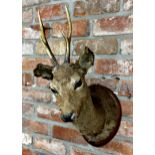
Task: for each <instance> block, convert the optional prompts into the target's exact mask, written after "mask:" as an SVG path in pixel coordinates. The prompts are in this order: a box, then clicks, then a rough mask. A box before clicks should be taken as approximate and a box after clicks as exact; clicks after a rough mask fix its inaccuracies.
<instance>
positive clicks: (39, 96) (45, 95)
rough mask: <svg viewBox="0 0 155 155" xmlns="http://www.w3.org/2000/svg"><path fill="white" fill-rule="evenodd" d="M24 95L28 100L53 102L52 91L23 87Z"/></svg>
mask: <svg viewBox="0 0 155 155" xmlns="http://www.w3.org/2000/svg"><path fill="white" fill-rule="evenodd" d="M22 96H23V99H24V100H28V101H36V102H41V103H42V102H43V103H50V102H51V92H50V91H43V90H34V89H28V88H23V91H22Z"/></svg>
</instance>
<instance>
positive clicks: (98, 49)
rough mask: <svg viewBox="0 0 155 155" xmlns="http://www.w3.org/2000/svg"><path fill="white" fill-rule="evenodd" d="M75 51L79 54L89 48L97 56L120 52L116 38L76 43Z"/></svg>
mask: <svg viewBox="0 0 155 155" xmlns="http://www.w3.org/2000/svg"><path fill="white" fill-rule="evenodd" d="M74 44H75V51H76V52H77V53H78V54H79V53H80V52H82V51H83V50H84V48H85V46H87V47H89V48H90V49H91V50H92V51H93V52H94V53H95V54H115V53H117V50H118V42H117V40H116V39H115V38H104V39H98V40H97V39H95V40H78V41H74Z"/></svg>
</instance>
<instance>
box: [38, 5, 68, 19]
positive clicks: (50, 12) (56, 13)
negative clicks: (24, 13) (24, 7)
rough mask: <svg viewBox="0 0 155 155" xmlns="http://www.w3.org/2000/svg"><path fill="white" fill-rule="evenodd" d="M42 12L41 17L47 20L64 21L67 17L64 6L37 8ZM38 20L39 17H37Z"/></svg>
mask: <svg viewBox="0 0 155 155" xmlns="http://www.w3.org/2000/svg"><path fill="white" fill-rule="evenodd" d="M38 10H39V12H40V17H41V18H42V19H46V20H49V19H50V20H52V19H63V18H65V17H66V13H65V8H64V4H53V5H47V6H42V7H38V8H36V12H38ZM36 19H37V20H38V16H37V17H36Z"/></svg>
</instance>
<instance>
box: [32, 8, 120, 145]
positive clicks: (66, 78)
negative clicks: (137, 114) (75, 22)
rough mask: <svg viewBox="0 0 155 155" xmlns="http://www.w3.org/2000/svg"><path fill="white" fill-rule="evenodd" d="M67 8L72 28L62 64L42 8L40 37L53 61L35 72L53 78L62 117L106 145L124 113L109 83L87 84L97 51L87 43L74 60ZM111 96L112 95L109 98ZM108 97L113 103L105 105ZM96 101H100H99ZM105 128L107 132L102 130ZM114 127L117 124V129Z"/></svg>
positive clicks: (90, 139) (42, 65)
mask: <svg viewBox="0 0 155 155" xmlns="http://www.w3.org/2000/svg"><path fill="white" fill-rule="evenodd" d="M65 9H66V15H67V20H68V29H69V30H68V33H67V36H65V35H64V33H63V32H62V36H63V38H64V41H65V44H66V52H65V57H64V62H63V63H62V64H59V63H58V61H57V60H56V58H55V56H54V54H53V52H52V51H51V49H50V46H49V44H48V41H47V39H46V37H45V28H44V26H43V23H42V20H41V18H40V14H39V12H38V17H39V24H40V39H41V41H42V43H43V45H44V46H45V48H46V51H47V53H48V55H49V57H50V59H51V62H52V65H51V66H49V65H44V64H38V65H37V67H36V68H35V69H34V75H35V76H36V77H42V78H44V79H47V80H50V89H51V91H52V92H53V94H55V96H56V98H57V102H58V106H59V108H60V110H61V113H62V114H61V119H62V120H63V121H65V122H73V123H74V124H75V125H76V126H77V127H78V128H79V130H80V132H81V133H82V135H83V136H84V138H85V139H86V140H87V141H88V142H89V143H91V144H92V145H95V146H98V145H102V144H104V143H105V142H107V141H108V139H110V138H112V137H113V136H114V134H115V133H116V131H117V129H118V126H119V123H120V115H121V114H120V113H121V112H120V107H118V108H117V107H116V103H118V100H117V99H116V97H115V96H114V94H113V93H112V92H111V91H110V90H109V89H107V88H105V87H104V89H103V88H101V87H100V88H99V89H96V86H95V87H88V86H87V83H86V81H85V75H86V73H87V71H88V69H89V68H90V67H91V66H92V65H93V64H94V54H93V52H92V51H91V50H90V49H89V48H88V47H85V49H84V51H81V54H80V56H79V58H78V60H77V61H76V62H75V63H72V62H70V43H71V35H72V24H71V18H70V13H69V11H68V8H67V6H65ZM92 90H95V91H96V92H97V94H99V95H101V96H102V94H104V95H105V98H104V99H103V97H101V98H100V97H99V96H96V95H94V93H92V92H93V91H92ZM98 90H99V91H98ZM111 96H112V99H108V100H107V98H108V97H111ZM103 100H104V102H103ZM106 100H107V102H109V103H108V104H107V105H104V106H103V104H105V103H106V102H105V101H106ZM94 103H97V104H96V105H95V104H94ZM109 105H111V107H112V108H111V112H112V114H111V115H109V114H108V113H109V112H110V111H109V109H110V108H109V107H108V106H109ZM103 107H104V108H106V107H107V109H108V110H107V111H106V110H104V109H103ZM115 107H116V108H115ZM117 113H119V114H117ZM116 121H118V123H116ZM106 123H107V124H106ZM109 126H110V127H109ZM103 128H104V133H103V132H102V131H103ZM113 128H115V132H114V131H113ZM105 133H106V134H105ZM102 137H103V138H102ZM109 137H110V138H109ZM103 140H104V143H103Z"/></svg>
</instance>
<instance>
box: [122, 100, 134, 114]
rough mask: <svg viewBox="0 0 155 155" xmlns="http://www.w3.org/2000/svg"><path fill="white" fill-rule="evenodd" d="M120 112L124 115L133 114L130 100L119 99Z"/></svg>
mask: <svg viewBox="0 0 155 155" xmlns="http://www.w3.org/2000/svg"><path fill="white" fill-rule="evenodd" d="M121 107H122V114H123V115H124V116H133V103H132V101H121Z"/></svg>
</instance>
